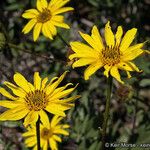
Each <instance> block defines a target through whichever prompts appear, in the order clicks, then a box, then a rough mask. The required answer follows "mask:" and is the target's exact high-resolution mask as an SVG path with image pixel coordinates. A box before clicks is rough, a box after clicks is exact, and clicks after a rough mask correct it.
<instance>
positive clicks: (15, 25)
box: [0, 0, 150, 150]
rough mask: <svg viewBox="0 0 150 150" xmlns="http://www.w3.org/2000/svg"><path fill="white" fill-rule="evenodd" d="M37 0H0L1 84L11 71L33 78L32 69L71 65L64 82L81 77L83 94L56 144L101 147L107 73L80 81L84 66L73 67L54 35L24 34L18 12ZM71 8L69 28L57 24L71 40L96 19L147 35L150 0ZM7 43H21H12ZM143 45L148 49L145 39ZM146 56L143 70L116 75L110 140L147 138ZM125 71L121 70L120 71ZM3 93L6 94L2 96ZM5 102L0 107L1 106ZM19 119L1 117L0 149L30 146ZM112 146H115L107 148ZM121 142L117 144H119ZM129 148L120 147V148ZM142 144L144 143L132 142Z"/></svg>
mask: <svg viewBox="0 0 150 150" xmlns="http://www.w3.org/2000/svg"><path fill="white" fill-rule="evenodd" d="M35 5H36V0H32V1H31V0H25V1H20V0H5V1H4V0H3V1H1V2H0V41H5V44H2V43H1V44H0V86H2V84H3V82H4V81H5V80H8V81H12V79H13V74H14V73H15V72H20V73H22V74H23V75H24V76H25V77H26V78H27V79H28V80H29V81H32V77H33V73H34V71H39V72H40V74H41V75H42V77H44V76H49V77H50V78H51V77H53V76H55V75H60V74H62V73H63V72H64V71H65V70H67V69H69V70H70V72H69V73H68V75H67V77H66V79H65V81H64V82H73V83H74V84H76V83H79V86H78V88H77V91H76V92H77V93H78V94H80V95H82V98H80V100H77V101H76V107H75V108H73V109H72V110H71V111H69V112H68V115H67V118H65V119H64V121H65V122H68V123H69V124H70V125H71V128H70V136H69V137H64V139H63V142H62V143H61V144H60V145H59V146H60V149H61V150H99V149H100V144H101V143H100V138H101V132H100V131H101V126H102V120H103V112H104V109H105V96H106V93H105V89H106V78H105V77H104V76H103V74H102V71H98V72H97V73H96V74H95V75H93V76H92V78H91V79H90V80H89V81H84V79H83V71H84V68H77V69H75V70H73V69H72V68H71V67H70V66H69V65H67V61H68V60H67V56H68V54H69V53H70V50H69V49H68V48H67V46H66V45H65V44H64V43H63V42H62V41H61V40H60V38H59V37H58V36H56V37H55V39H54V40H53V41H50V40H49V39H46V38H45V37H43V36H40V39H39V40H38V42H36V43H35V42H33V39H32V32H30V33H29V34H27V35H23V33H22V32H21V30H22V28H23V26H24V25H25V24H26V23H27V20H24V19H23V18H22V17H21V14H22V13H23V11H24V10H26V9H30V8H34V7H35ZM68 5H71V6H72V7H74V8H75V11H74V12H70V13H67V14H65V18H66V22H67V23H68V24H69V25H70V26H71V29H70V30H65V29H58V32H59V34H61V35H62V36H63V38H64V39H65V40H66V41H68V42H70V41H73V40H81V38H80V36H79V34H78V30H81V31H84V32H86V33H90V30H91V27H92V26H93V25H94V24H96V25H97V26H98V28H99V29H100V32H101V33H103V32H104V25H105V23H106V22H107V20H110V21H111V26H112V29H113V31H116V27H117V26H118V25H122V26H123V29H124V32H125V31H127V30H128V29H130V28H133V27H137V28H138V34H137V38H136V40H135V42H143V41H146V40H147V41H149V33H150V25H149V20H150V15H149V8H150V1H149V0H71V2H70V4H68ZM8 43H12V44H14V45H17V46H19V47H20V48H12V47H10V45H9V44H8ZM144 48H145V49H149V43H148V42H147V43H146V46H145V47H144ZM149 62H150V57H149V56H148V55H144V56H142V57H140V58H138V59H136V63H137V65H138V66H139V67H140V68H141V69H142V70H143V72H142V73H140V74H139V73H133V74H132V75H133V77H132V78H131V79H125V78H124V79H125V81H126V85H120V84H118V82H116V81H114V87H113V95H112V100H111V109H110V120H109V129H108V134H107V141H108V142H110V143H113V142H116V143H119V142H127V143H150V63H149ZM122 76H123V77H125V76H124V74H122ZM0 98H1V99H2V98H4V97H2V96H1V97H0ZM3 111H4V108H2V107H1V108H0V112H3ZM22 132H24V128H23V126H22V122H21V121H19V122H18V121H16V122H11V121H9V122H0V150H28V149H27V148H26V147H25V145H24V143H23V138H22V136H21V133H22ZM109 149H110V150H111V149H112V150H114V149H115V148H113V147H112V148H109ZM119 149H121V148H116V150H119ZM127 149H128V150H129V149H130V148H124V150H127ZM131 149H135V150H138V149H139V150H143V148H131Z"/></svg>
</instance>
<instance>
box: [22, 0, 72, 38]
mask: <svg viewBox="0 0 150 150" xmlns="http://www.w3.org/2000/svg"><path fill="white" fill-rule="evenodd" d="M69 1H70V0H51V1H50V2H49V3H48V2H47V0H37V3H36V7H37V9H29V10H26V11H25V13H23V15H22V17H23V18H26V19H31V20H30V21H29V22H28V23H27V25H26V26H25V27H24V28H23V30H22V31H23V33H24V34H26V33H28V32H30V30H31V29H32V28H33V27H34V28H33V39H34V41H36V40H37V39H38V37H39V34H40V32H41V31H42V33H43V35H44V36H45V37H48V38H50V39H53V36H55V35H56V34H57V30H56V26H58V27H62V28H66V29H69V28H70V27H69V26H68V25H67V24H65V23H64V17H63V16H62V15H60V14H61V13H64V12H67V11H71V10H73V8H72V7H63V6H64V5H65V4H66V3H68V2H69Z"/></svg>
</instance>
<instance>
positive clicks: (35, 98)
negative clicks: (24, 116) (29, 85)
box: [25, 90, 48, 111]
mask: <svg viewBox="0 0 150 150" xmlns="http://www.w3.org/2000/svg"><path fill="white" fill-rule="evenodd" d="M25 101H26V104H27V106H28V108H29V110H30V111H31V110H34V111H39V110H41V109H44V108H45V107H46V106H47V104H48V98H47V95H46V93H45V92H44V91H40V90H35V91H34V92H29V93H28V94H27V95H26V97H25Z"/></svg>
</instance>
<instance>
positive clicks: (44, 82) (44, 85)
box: [41, 77, 48, 89]
mask: <svg viewBox="0 0 150 150" xmlns="http://www.w3.org/2000/svg"><path fill="white" fill-rule="evenodd" d="M47 82H48V78H47V77H45V78H44V79H43V80H42V85H41V89H44V88H45V87H46V83H47Z"/></svg>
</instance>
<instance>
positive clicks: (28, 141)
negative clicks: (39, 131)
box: [25, 136, 37, 147]
mask: <svg viewBox="0 0 150 150" xmlns="http://www.w3.org/2000/svg"><path fill="white" fill-rule="evenodd" d="M25 144H26V145H27V146H28V147H32V146H34V145H35V144H37V141H36V136H32V137H29V138H27V139H26V140H25Z"/></svg>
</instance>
